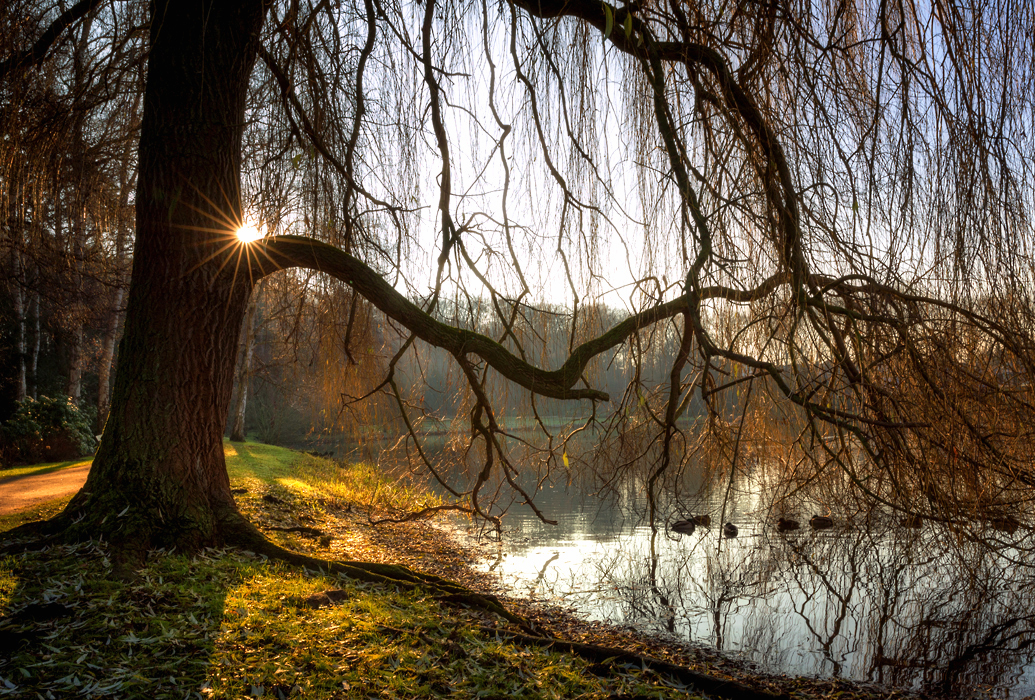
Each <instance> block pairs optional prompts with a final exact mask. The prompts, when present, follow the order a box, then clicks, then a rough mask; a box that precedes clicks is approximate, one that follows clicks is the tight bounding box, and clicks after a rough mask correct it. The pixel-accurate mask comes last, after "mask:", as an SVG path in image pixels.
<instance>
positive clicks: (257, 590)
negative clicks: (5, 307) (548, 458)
mask: <svg viewBox="0 0 1035 700" xmlns="http://www.w3.org/2000/svg"><path fill="white" fill-rule="evenodd" d="M227 457H228V460H227V461H228V467H229V470H230V474H231V479H232V484H233V487H234V488H235V489H236V492H237V497H238V499H239V501H240V502H241V505H242V508H243V509H244V510H245V511H246V512H249V514H250V515H251V516H252V517H253V519H254V520H255V521H256V522H258V523H259V524H260V526H262V527H264V528H265V529H267V531H268V533H269V534H270V536H271V537H273V538H274V539H278V540H280V541H281V542H282V543H284V544H288V545H292V546H295V547H298V548H301V549H308V550H313V551H316V552H320V553H322V555H323V556H332V557H338V556H339V555H345V554H347V555H349V556H352V557H355V558H365V559H369V560H374V561H389V560H397V559H399V558H403V559H407V560H410V561H414V562H419V561H420V560H421V559H424V558H427V557H429V556H431V555H433V554H434V553H435V549H436V547H441V546H442V545H441V544H435V543H433V542H431V540H433V539H434V537H433V536H432V535H430V534H428V533H427V532H424V529H425V528H421V527H420V526H410V529H411V532H410V533H409V534H405V535H404V536H403V539H404V540H406V541H407V542H408V543H409V544H410V545H411V546H410V547H409V551H407V552H405V553H401V552H397V551H395V549H396V548H395V546H394V545H393V542H392V539H393V536H392V535H389V534H386V533H384V532H380V531H379V530H377V529H375V528H371V527H369V526H364V525H363V522H362V521H363V520H365V519H366V517H365V516H366V512H367V509H368V508H369V507H371V503H372V502H376V503H377V504H378V506H377V507H379V508H386V507H391V506H400V507H407V506H409V505H412V503H413V501H414V499H417V498H421V497H422V495H421V494H416V493H410V492H407V491H405V490H402V489H399V488H397V487H396V486H395V485H393V484H388V483H382V482H379V480H378V478H377V474H376V472H375V471H374V470H373V469H371V468H369V467H366V466H363V465H358V466H354V467H352V468H349V469H344V470H343V469H340V468H339V467H338V466H336V465H334V464H333V463H331V462H328V461H326V460H320V459H317V458H313V457H309V456H306V455H299V454H297V453H293V452H289V451H287V450H282V449H280V448H275V447H270V446H266V445H255V444H245V445H228V446H227ZM278 527H279V528H283V529H280V530H277V529H273V528H278ZM291 527H300V528H309V530H302V531H297V530H296V531H293V532H288V531H286V530H287V529H289V528H291ZM396 529H397V528H396ZM314 533H319V534H314ZM395 534H396V535H398V533H395ZM398 554H403V555H404V556H402V557H400V556H397V555H398ZM113 556H114V553H113V552H111V551H109V549H108V547H107V546H106V545H105V544H104V543H101V542H86V543H81V544H79V545H68V546H53V547H49V548H47V549H45V550H43V551H40V552H28V553H23V554H19V555H15V556H7V557H5V558H3V559H2V560H0V612H2V613H3V614H4V615H5V617H4V619H3V623H2V624H0V696H4V695H10V696H18V697H23V696H24V697H35V696H36V695H37V694H38V695H39V696H40V697H45V698H46V697H55V698H56V697H67V696H70V695H75V696H79V697H153V698H161V697H168V698H183V697H202V698H240V697H249V696H251V697H256V696H258V697H273V698H280V697H312V698H332V697H342V698H345V697H349V698H351V697H360V698H365V697H397V698H418V697H465V698H468V697H504V696H506V697H537V698H538V697H558V698H569V697H586V698H594V697H600V698H603V697H610V696H613V695H615V694H618V695H647V696H649V697H685V695H684V693H683V691H682V686H681V685H680V684H679V683H678V682H671V683H667V682H666V681H665V680H664V679H662V678H660V677H655V676H654V674H651V673H650V672H645V671H642V670H639V669H620V670H618V671H617V672H616V673H615V674H613V675H608V676H606V677H601V676H597V675H594V674H593V673H589V672H587V669H589V668H590V667H591V666H592V664H591V663H590V662H589V661H586V660H583V659H581V658H579V657H577V656H572V655H570V654H560V653H555V652H550V651H548V650H543V649H536V648H530V647H526V646H522V645H519V644H515V643H512V642H508V641H505V640H503V639H501V638H497V634H496V633H495V632H494V631H493V630H494V629H496V628H497V627H499V625H500V620H499V619H497V618H495V616H493V615H491V614H489V613H485V612H483V611H479V610H476V609H473V608H468V607H465V606H462V605H456V604H451V603H450V602H449V601H446V600H443V599H441V596H438V595H436V594H435V592H433V591H422V590H420V589H414V590H405V589H403V588H400V587H394V586H383V585H375V584H366V583H361V582H356V581H351V580H348V579H343V578H337V577H329V576H324V575H322V574H320V573H319V572H313V571H304V570H298V569H294V568H288V567H284V566H280V565H276V564H271V563H269V562H267V561H263V560H260V559H257V558H255V557H254V556H252V555H250V554H249V553H246V552H234V551H223V550H211V551H207V552H205V553H203V554H201V555H196V556H184V555H179V554H177V553H175V552H158V553H155V555H154V556H152V557H150V558H149V560H148V562H147V564H146V566H144V567H143V568H141V569H140V570H138V571H137V572H136V573H135V575H133V576H132V577H131V578H130V579H129V580H120V579H118V578H116V577H115V576H114V575H113V567H112V563H111V562H112V558H113ZM444 558H445V559H446V560H447V568H448V566H449V563H448V560H449V559H450V557H449V556H446V557H444ZM453 558H454V560H455V556H454V557H453ZM461 565H462V562H458V561H453V563H452V566H454V567H455V568H458V567H460V566H461ZM458 570H459V569H458ZM326 591H332V592H331V593H329V594H325V595H322V596H321V595H317V594H321V593H323V592H326ZM500 629H502V628H500Z"/></svg>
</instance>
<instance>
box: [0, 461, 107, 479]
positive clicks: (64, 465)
mask: <svg viewBox="0 0 1035 700" xmlns="http://www.w3.org/2000/svg"><path fill="white" fill-rule="evenodd" d="M92 463H93V458H92V457H91V458H89V459H70V460H66V461H64V462H45V463H43V464H28V465H26V466H23V467H7V468H5V469H0V481H3V480H4V479H10V478H14V477H17V476H38V475H40V474H49V473H51V472H56V471H58V470H59V469H68V468H69V467H78V466H80V465H83V464H92Z"/></svg>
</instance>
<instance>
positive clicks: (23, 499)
mask: <svg viewBox="0 0 1035 700" xmlns="http://www.w3.org/2000/svg"><path fill="white" fill-rule="evenodd" d="M89 473H90V465H89V464H81V465H78V466H75V467H69V468H68V469H61V470H59V471H56V472H50V473H49V474H39V475H34V474H27V475H26V476H15V477H11V478H8V479H0V515H7V514H9V513H14V512H17V511H19V510H25V509H26V508H31V507H32V506H35V505H39V504H40V503H44V502H46V501H52V500H54V499H55V498H60V497H62V496H67V495H69V494H72V493H75V492H76V491H78V490H79V488H80V487H81V486H82V485H83V484H84V483H85V482H86V475H87V474H89Z"/></svg>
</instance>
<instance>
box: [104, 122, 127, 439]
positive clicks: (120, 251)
mask: <svg viewBox="0 0 1035 700" xmlns="http://www.w3.org/2000/svg"><path fill="white" fill-rule="evenodd" d="M136 106H137V105H134V112H135V111H136V109H135V108H136ZM128 151H129V148H128V144H127V147H126V149H125V151H124V153H123V158H122V162H123V163H125V164H126V167H125V168H124V169H123V171H122V173H121V174H120V175H119V211H118V224H117V228H116V233H115V259H114V260H113V261H112V262H111V269H112V271H113V274H112V278H113V279H114V281H115V292H114V294H113V296H112V300H111V308H110V309H109V310H108V319H107V321H108V322H107V325H106V326H105V329H104V336H103V337H102V339H101V358H100V366H99V367H98V369H97V425H96V430H97V432H103V431H104V423H105V422H106V421H107V420H108V406H109V402H110V400H111V372H112V362H113V361H114V359H115V339H116V338H117V337H118V332H119V322H120V321H121V320H122V303H123V301H124V300H125V298H126V290H125V281H126V280H125V276H124V275H123V270H122V268H123V264H124V262H125V259H126V234H127V231H126V228H127V225H128V222H127V221H126V220H125V219H124V212H125V211H126V208H127V207H128V206H129V191H130V188H131V185H132V179H131V175H130V173H129V163H130V159H129V157H128V156H129V153H128Z"/></svg>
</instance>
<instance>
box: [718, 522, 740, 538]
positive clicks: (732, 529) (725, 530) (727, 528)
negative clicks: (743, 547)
mask: <svg viewBox="0 0 1035 700" xmlns="http://www.w3.org/2000/svg"><path fill="white" fill-rule="evenodd" d="M737 532H738V530H737V526H736V525H734V524H733V523H726V524H725V525H723V526H722V534H723V535H725V536H726V537H736V536H737Z"/></svg>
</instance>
